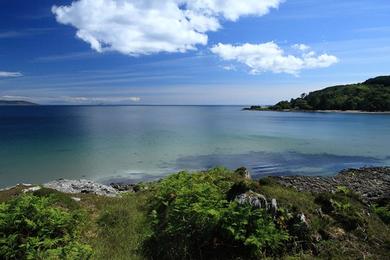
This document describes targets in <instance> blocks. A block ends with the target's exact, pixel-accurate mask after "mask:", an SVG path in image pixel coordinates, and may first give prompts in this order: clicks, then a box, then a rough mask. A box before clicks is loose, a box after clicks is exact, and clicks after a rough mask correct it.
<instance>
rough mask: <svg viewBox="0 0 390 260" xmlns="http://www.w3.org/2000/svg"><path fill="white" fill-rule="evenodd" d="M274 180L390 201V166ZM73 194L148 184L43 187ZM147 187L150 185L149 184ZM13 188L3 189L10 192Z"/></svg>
mask: <svg viewBox="0 0 390 260" xmlns="http://www.w3.org/2000/svg"><path fill="white" fill-rule="evenodd" d="M236 173H237V174H240V175H242V176H243V177H245V178H250V173H249V171H248V170H247V169H245V168H240V169H237V170H236ZM269 178H270V179H271V180H274V181H275V182H277V183H279V184H280V185H283V186H285V187H290V188H294V189H296V190H298V191H301V192H312V193H321V192H335V191H336V190H337V189H340V188H342V187H345V188H348V189H350V190H352V191H353V192H355V193H357V194H359V195H360V196H361V198H362V200H363V202H365V203H367V204H372V203H375V202H378V201H381V200H390V167H375V168H360V169H346V170H343V171H341V172H340V173H338V174H337V175H335V176H329V177H319V176H272V177H269ZM18 186H23V187H24V190H25V192H28V191H33V190H34V189H35V188H37V187H39V186H38V185H31V184H20V185H18ZM41 186H42V187H45V188H50V189H54V190H57V191H60V192H64V193H71V194H78V193H79V194H96V195H100V196H107V197H118V196H120V194H121V193H123V192H138V191H140V190H143V189H145V187H144V186H145V185H143V184H142V183H139V184H125V183H111V184H110V185H103V184H100V183H96V182H94V181H90V180H66V179H59V180H55V181H51V182H48V183H45V184H43V185H41ZM146 186H147V185H146ZM12 188H14V187H10V188H6V189H3V190H10V189H12Z"/></svg>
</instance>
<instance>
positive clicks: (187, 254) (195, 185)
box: [0, 168, 390, 259]
mask: <svg viewBox="0 0 390 260" xmlns="http://www.w3.org/2000/svg"><path fill="white" fill-rule="evenodd" d="M22 190H23V189H22V188H21V187H17V188H15V189H13V190H11V191H2V192H0V199H1V201H3V203H2V204H0V255H1V257H0V258H5V259H262V258H278V259H279V258H282V259H284V258H285V259H313V258H319V259H363V258H368V259H389V258H390V226H389V222H388V220H389V202H388V201H383V202H378V204H377V205H375V206H372V207H369V206H367V205H365V204H364V203H363V202H362V201H361V200H360V198H359V196H357V195H355V194H354V193H353V192H352V191H350V190H348V189H347V188H345V187H339V188H338V191H337V192H335V193H322V194H312V193H304V192H298V191H296V190H294V189H290V188H285V187H282V186H280V185H279V184H278V183H276V182H275V181H274V180H273V179H272V178H265V179H262V180H260V181H254V180H249V179H246V178H245V172H244V171H243V170H242V169H240V171H236V172H231V171H229V170H226V169H223V168H216V169H212V170H209V171H207V172H200V173H188V172H181V173H178V174H174V175H171V176H169V177H167V178H165V179H163V180H161V181H158V182H153V183H147V184H143V185H142V189H141V190H140V191H139V192H137V193H129V194H123V196H122V197H120V198H108V197H101V196H96V195H92V194H78V195H77V197H78V198H81V201H79V202H76V201H75V200H74V199H72V197H73V196H75V195H68V194H63V193H60V192H56V191H53V190H50V189H41V190H39V191H35V192H34V193H32V194H24V193H23V191H22ZM241 194H246V195H247V196H253V197H251V198H255V197H256V196H258V195H259V194H262V195H264V196H265V197H266V198H267V201H268V203H269V202H270V200H271V199H273V198H274V199H276V201H277V204H278V207H277V208H271V207H265V206H264V204H262V206H256V205H255V204H253V203H249V201H250V200H249V201H244V202H243V201H239V200H238V199H237V196H238V195H241Z"/></svg>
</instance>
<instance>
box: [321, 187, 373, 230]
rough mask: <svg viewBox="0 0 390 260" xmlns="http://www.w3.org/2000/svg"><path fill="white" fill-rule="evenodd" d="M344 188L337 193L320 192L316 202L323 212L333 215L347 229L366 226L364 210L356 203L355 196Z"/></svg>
mask: <svg viewBox="0 0 390 260" xmlns="http://www.w3.org/2000/svg"><path fill="white" fill-rule="evenodd" d="M344 191H345V190H344V189H341V191H339V192H337V193H334V194H332V193H322V194H319V195H318V196H317V197H316V199H315V202H316V203H318V204H319V205H321V209H322V212H323V213H325V214H328V215H330V216H332V217H333V218H334V219H335V220H336V221H337V222H338V223H340V224H341V225H342V227H343V228H345V229H346V230H347V231H352V230H355V229H357V228H358V227H365V226H366V221H365V218H364V211H363V210H362V209H361V208H359V207H358V206H356V205H355V204H354V198H353V195H352V194H351V195H350V196H349V195H348V194H346V193H344Z"/></svg>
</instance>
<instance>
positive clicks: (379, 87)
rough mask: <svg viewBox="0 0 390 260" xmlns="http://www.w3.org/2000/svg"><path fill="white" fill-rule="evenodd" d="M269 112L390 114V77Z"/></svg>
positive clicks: (286, 103) (313, 95) (328, 91)
mask: <svg viewBox="0 0 390 260" xmlns="http://www.w3.org/2000/svg"><path fill="white" fill-rule="evenodd" d="M269 109H270V110H285V109H293V110H363V111H390V76H382V77H377V78H374V79H369V80H367V81H366V82H364V83H361V84H352V85H341V86H334V87H329V88H325V89H323V90H319V91H314V92H311V93H309V94H308V95H306V94H302V95H301V97H299V98H296V99H291V100H290V101H281V102H279V103H277V104H276V105H274V106H271V107H269Z"/></svg>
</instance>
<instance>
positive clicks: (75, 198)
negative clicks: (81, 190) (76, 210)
mask: <svg viewBox="0 0 390 260" xmlns="http://www.w3.org/2000/svg"><path fill="white" fill-rule="evenodd" d="M71 198H72V200H74V201H77V202H80V201H81V199H80V198H77V197H71Z"/></svg>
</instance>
